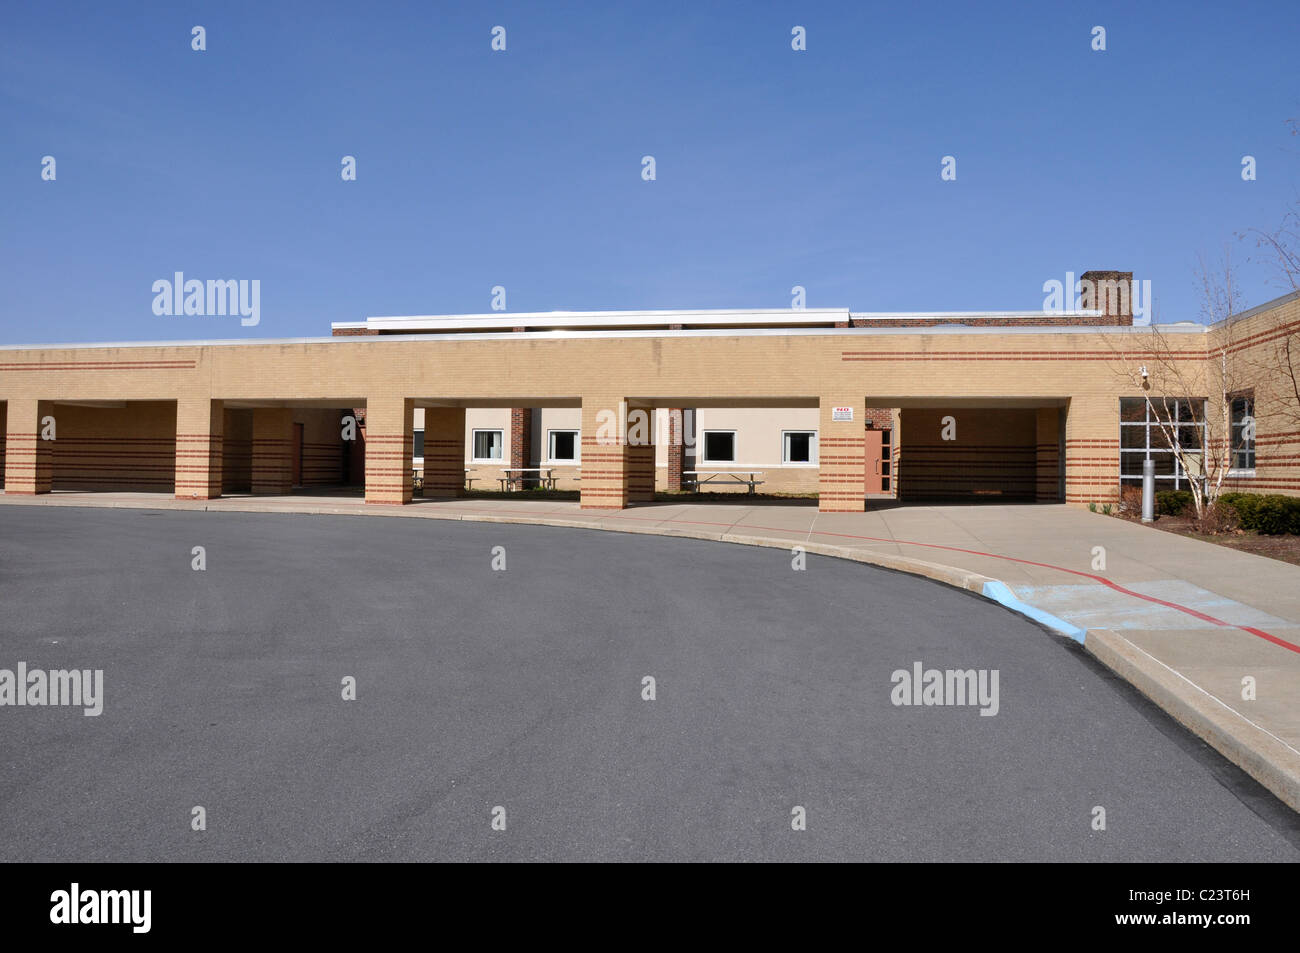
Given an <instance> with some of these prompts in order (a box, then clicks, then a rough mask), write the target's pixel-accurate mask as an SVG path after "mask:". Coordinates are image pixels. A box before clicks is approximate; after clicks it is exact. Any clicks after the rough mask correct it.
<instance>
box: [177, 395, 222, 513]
mask: <svg viewBox="0 0 1300 953" xmlns="http://www.w3.org/2000/svg"><path fill="white" fill-rule="evenodd" d="M225 418H226V411H225V406H224V404H223V403H222V402H221V401H219V400H209V399H208V398H207V397H181V398H179V399H178V400H177V401H176V481H175V492H176V499H178V500H215V499H216V498H217V497H219V496H220V495H221V478H222V472H223V463H224V461H225Z"/></svg>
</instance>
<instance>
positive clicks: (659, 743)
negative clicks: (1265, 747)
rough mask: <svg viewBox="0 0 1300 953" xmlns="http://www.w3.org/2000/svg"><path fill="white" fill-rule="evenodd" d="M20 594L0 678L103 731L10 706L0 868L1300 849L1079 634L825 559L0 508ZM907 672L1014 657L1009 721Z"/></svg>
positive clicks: (1268, 800) (1, 736) (1290, 818)
mask: <svg viewBox="0 0 1300 953" xmlns="http://www.w3.org/2000/svg"><path fill="white" fill-rule="evenodd" d="M196 546H201V547H203V548H204V551H205V558H206V569H205V570H204V571H201V572H200V571H195V570H194V569H193V568H192V563H193V560H194V555H193V552H192V551H193V548H194V547H196ZM495 547H502V548H503V552H502V551H496V552H495V553H494V548H495ZM502 555H504V560H505V569H504V570H499V569H494V568H493V563H494V560H495V561H496V564H497V565H498V566H499V565H500V560H501V557H502ZM0 606H2V611H0V669H9V670H13V669H15V667H16V665H17V664H18V663H19V662H23V663H26V666H27V667H28V669H45V670H53V669H71V668H76V669H102V670H103V672H104V701H103V713H102V714H101V715H99V716H97V717H87V716H85V715H83V714H82V711H81V710H80V709H77V708H70V707H61V708H55V707H40V706H35V707H33V706H24V707H12V706H5V707H0V769H2V770H0V832H3V833H0V860H3V861H23V860H37V861H54V860H59V861H110V860H111V861H124V860H188V861H222V860H473V859H490V860H898V861H935V860H972V861H991V860H1015V861H1020V860H1085V861H1086V860H1093V861H1143V860H1151V861H1164V860H1195V861H1261V860H1263V861H1269V860H1272V861H1296V860H1300V818H1298V817H1297V815H1296V814H1295V813H1293V812H1291V811H1290V810H1289V809H1287V808H1285V807H1284V806H1283V805H1281V804H1280V803H1279V802H1278V801H1276V800H1275V799H1274V798H1273V797H1272V796H1271V795H1270V794H1268V792H1266V791H1265V790H1263V789H1262V788H1261V787H1259V785H1257V784H1256V783H1255V782H1254V781H1252V780H1251V779H1249V778H1248V777H1246V776H1245V775H1244V774H1243V773H1242V772H1241V771H1239V770H1238V769H1237V768H1235V767H1233V766H1232V765H1230V764H1229V763H1228V762H1226V761H1225V760H1224V759H1223V758H1221V757H1220V756H1219V755H1218V754H1216V753H1215V752H1214V751H1213V750H1212V749H1210V748H1209V747H1208V746H1206V745H1205V744H1204V743H1202V742H1201V741H1199V740H1198V739H1196V738H1194V737H1193V736H1191V735H1190V734H1188V733H1187V732H1185V731H1184V730H1183V729H1181V728H1180V727H1179V726H1178V725H1176V724H1175V723H1174V722H1173V721H1172V720H1171V719H1169V718H1168V717H1167V716H1165V715H1164V713H1163V712H1161V711H1160V710H1159V709H1158V708H1156V707H1154V706H1153V705H1151V704H1150V703H1148V702H1146V701H1145V700H1144V699H1143V698H1141V696H1139V695H1138V694H1137V693H1136V692H1135V691H1133V690H1132V689H1131V688H1130V687H1129V686H1127V685H1126V684H1125V683H1123V682H1121V681H1119V680H1117V679H1116V678H1115V677H1113V676H1112V675H1110V673H1109V672H1107V671H1106V670H1105V669H1103V668H1101V667H1100V666H1099V665H1098V664H1097V663H1096V662H1095V661H1093V660H1092V659H1091V658H1090V657H1089V656H1087V655H1086V654H1085V653H1084V652H1083V651H1082V650H1081V649H1080V648H1079V647H1078V646H1076V645H1074V644H1073V643H1071V642H1069V641H1067V640H1064V639H1061V638H1059V637H1056V636H1053V635H1051V634H1049V633H1048V632H1046V631H1045V630H1043V629H1040V628H1038V627H1037V626H1035V625H1033V624H1031V623H1029V622H1027V621H1025V620H1024V619H1022V618H1020V617H1019V616H1016V615H1014V614H1012V613H1010V612H1008V611H1007V610H1005V609H1003V608H1001V607H1000V606H997V605H995V604H993V603H990V602H986V601H984V600H981V599H979V598H977V597H975V596H972V595H970V594H968V593H965V592H960V591H957V590H953V589H949V588H947V587H944V586H942V585H939V584H937V583H934V582H930V581H928V580H923V579H918V578H914V577H911V576H906V575H902V574H896V573H891V572H888V571H885V570H880V569H875V568H872V567H867V566H863V565H860V564H856V563H850V562H846V561H841V560H836V559H830V558H823V557H817V556H809V557H807V568H806V570H805V571H794V570H792V568H791V555H790V553H788V552H786V551H782V550H774V549H758V548H751V547H745V546H735V545H728V544H723V543H712V542H703V541H697V540H686V539H672V538H662V537H648V536H629V535H623V534H619V533H604V532H598V531H589V530H570V529H560V528H552V527H537V526H519V525H507V524H484V523H464V522H443V521H433V520H396V519H359V518H354V517H345V516H340V517H330V516H301V515H283V516H281V515H275V514H260V513H259V514H240V513H223V514H209V513H187V512H164V511H152V510H103V509H73V508H53V507H5V508H3V509H0ZM917 662H919V663H921V664H922V666H923V667H924V668H925V669H930V668H935V669H940V670H948V669H954V670H969V669H974V670H985V671H989V672H992V671H994V670H996V671H997V673H998V701H997V713H996V715H992V716H982V715H981V714H980V710H979V707H978V706H973V705H933V706H928V705H915V706H904V705H895V704H894V703H893V701H892V700H891V696H892V695H894V694H895V685H894V682H893V681H892V680H891V675H892V673H893V672H895V671H896V670H904V671H911V670H912V668H913V666H914V664H915V663H917ZM646 676H651V677H653V678H654V680H655V682H654V688H655V698H654V699H653V700H645V699H644V698H643V693H644V691H645V689H644V682H643V679H644V678H645V677H646ZM346 677H351V678H354V679H355V680H356V699H355V700H344V699H343V698H342V687H341V686H342V682H343V679H344V678H346ZM196 806H197V807H202V808H203V809H204V811H205V812H206V830H203V831H194V830H192V829H191V818H192V812H193V809H194V808H195V807H196ZM497 807H501V808H504V816H505V825H504V826H505V829H504V830H496V829H494V826H493V818H494V810H493V809H494V808H497ZM796 807H802V808H803V809H804V810H805V811H806V818H807V822H806V829H805V830H794V829H792V823H791V818H792V813H791V812H792V810H793V809H795V808H796ZM1097 807H1102V808H1104V810H1105V821H1106V829H1105V830H1095V829H1094V824H1095V820H1094V818H1095V817H1096V814H1095V808H1097ZM498 816H499V814H498Z"/></svg>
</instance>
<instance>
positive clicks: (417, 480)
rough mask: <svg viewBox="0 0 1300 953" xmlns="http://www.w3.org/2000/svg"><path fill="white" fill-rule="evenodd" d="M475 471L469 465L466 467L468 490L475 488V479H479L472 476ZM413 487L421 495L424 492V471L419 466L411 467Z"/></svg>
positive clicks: (466, 486)
mask: <svg viewBox="0 0 1300 953" xmlns="http://www.w3.org/2000/svg"><path fill="white" fill-rule="evenodd" d="M473 472H474V471H473V470H471V469H470V468H469V467H466V468H465V489H467V490H472V489H474V481H475V480H477V479H478V477H472V476H470V474H471V473H473ZM411 488H412V489H413V490H414V491H415V492H417V493H419V494H421V495H423V494H424V471H423V470H422V469H421V468H419V467H412V468H411Z"/></svg>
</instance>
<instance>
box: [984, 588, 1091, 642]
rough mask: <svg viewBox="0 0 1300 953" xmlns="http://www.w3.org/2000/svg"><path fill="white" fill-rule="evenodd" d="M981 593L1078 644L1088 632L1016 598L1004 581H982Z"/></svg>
mask: <svg viewBox="0 0 1300 953" xmlns="http://www.w3.org/2000/svg"><path fill="white" fill-rule="evenodd" d="M983 595H984V596H985V597H986V598H988V599H992V600H993V601H994V602H1000V603H1001V604H1002V605H1004V606H1006V607H1007V608H1008V609H1010V610H1011V611H1013V612H1019V613H1020V614H1021V615H1023V616H1027V617H1028V618H1030V619H1033V620H1034V621H1035V622H1041V623H1043V625H1045V626H1047V627H1048V628H1049V629H1055V630H1056V631H1057V632H1060V633H1061V634H1062V635H1068V636H1069V637H1070V638H1072V639H1074V641H1076V642H1078V643H1079V644H1080V645H1082V644H1083V640H1084V638H1085V637H1086V636H1087V634H1088V632H1087V630H1086V629H1081V628H1079V627H1078V626H1077V625H1071V624H1070V623H1068V622H1066V621H1064V620H1063V619H1058V618H1057V617H1056V616H1054V615H1051V614H1050V613H1047V612H1044V611H1043V610H1042V609H1038V608H1035V607H1034V606H1031V605H1029V603H1027V602H1021V601H1020V600H1019V599H1017V598H1016V594H1015V593H1014V592H1012V591H1011V589H1010V588H1009V587H1008V586H1007V584H1006V583H1005V582H999V581H998V580H996V579H990V580H989V581H988V582H986V583H984V592H983Z"/></svg>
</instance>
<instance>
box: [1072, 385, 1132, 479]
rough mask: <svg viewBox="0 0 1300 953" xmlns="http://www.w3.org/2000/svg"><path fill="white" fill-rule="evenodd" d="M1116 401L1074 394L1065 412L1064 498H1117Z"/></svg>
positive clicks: (1117, 420)
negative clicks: (1075, 395)
mask: <svg viewBox="0 0 1300 953" xmlns="http://www.w3.org/2000/svg"><path fill="white" fill-rule="evenodd" d="M1118 430H1119V401H1117V400H1115V399H1114V398H1113V397H1111V398H1105V397H1073V398H1071V399H1070V406H1069V408H1068V409H1067V410H1066V413H1065V502H1067V503H1084V504H1086V503H1116V502H1118V501H1119V438H1118V437H1117V436H1116V432H1117V431H1118Z"/></svg>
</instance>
